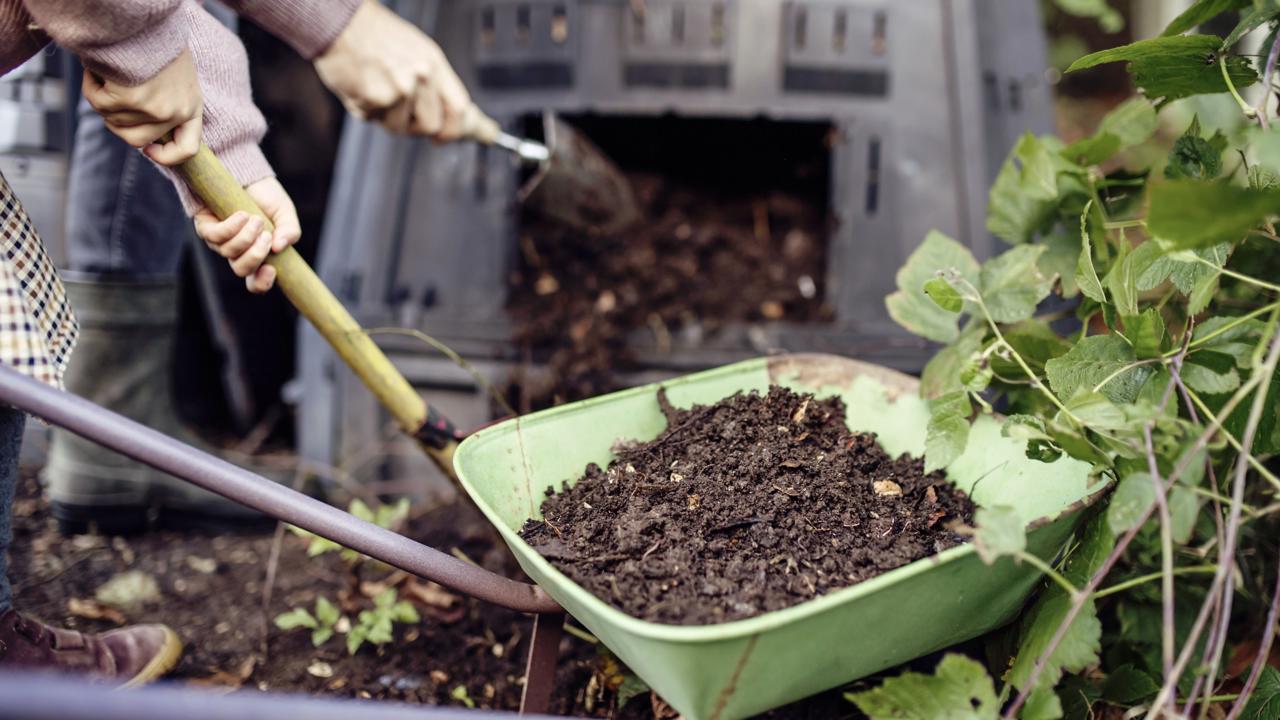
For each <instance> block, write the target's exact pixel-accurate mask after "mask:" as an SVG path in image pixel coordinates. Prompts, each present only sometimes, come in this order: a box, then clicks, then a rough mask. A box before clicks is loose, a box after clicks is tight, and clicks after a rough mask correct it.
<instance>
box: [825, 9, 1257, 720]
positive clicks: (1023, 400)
mask: <svg viewBox="0 0 1280 720" xmlns="http://www.w3.org/2000/svg"><path fill="white" fill-rule="evenodd" d="M1095 5H1097V4H1096V3H1081V4H1080V6H1081V8H1082V10H1083V11H1084V12H1083V14H1090V13H1095V12H1097V11H1098V8H1097V7H1094V6H1095ZM1228 11H1240V17H1241V19H1240V22H1239V26H1238V27H1237V28H1236V30H1235V31H1234V32H1232V33H1231V34H1230V35H1229V36H1228V37H1227V38H1220V37H1215V36H1211V35H1192V34H1186V33H1187V32H1188V31H1190V30H1192V29H1193V28H1195V27H1197V26H1199V25H1201V24H1203V23H1205V22H1207V21H1208V20H1211V19H1213V18H1215V17H1216V16H1218V15H1220V14H1222V13H1224V12H1228ZM1264 26H1265V27H1269V28H1270V32H1269V34H1268V37H1267V38H1266V41H1265V42H1264V45H1263V55H1262V56H1261V57H1258V58H1254V57H1251V56H1246V55H1240V54H1236V53H1235V51H1234V47H1235V46H1236V43H1237V41H1238V40H1239V39H1240V38H1241V37H1243V35H1244V34H1246V33H1247V32H1249V31H1252V30H1253V29H1256V28H1260V27H1264ZM1277 26H1280V3H1276V2H1274V1H1273V0H1257V1H1256V2H1255V1H1253V0H1199V1H1198V2H1195V3H1193V4H1192V5H1191V7H1190V8H1189V9H1188V10H1187V11H1186V12H1184V13H1183V14H1182V15H1181V16H1179V17H1178V18H1177V19H1176V20H1175V21H1174V22H1173V23H1172V24H1171V25H1170V26H1169V28H1168V29H1167V30H1166V32H1165V34H1164V35H1162V36H1161V37H1158V38H1153V39H1148V40H1140V41H1138V42H1135V43H1132V44H1129V45H1125V46H1123V47H1118V48H1113V49H1110V50H1105V51H1102V52H1098V53H1094V54H1092V55H1088V56H1086V57H1083V58H1080V59H1078V60H1076V61H1075V62H1074V63H1073V64H1072V65H1071V67H1070V70H1069V71H1072V72H1078V71H1085V70H1088V69H1089V68H1092V67H1096V66H1098V65H1102V64H1106V63H1111V62H1124V63H1126V64H1127V67H1128V70H1129V72H1130V74H1131V76H1132V78H1133V81H1134V85H1135V86H1136V87H1137V88H1138V90H1139V92H1140V93H1141V96H1140V97H1137V98H1134V99H1132V100H1130V101H1128V102H1125V103H1123V104H1121V105H1120V106H1118V107H1117V108H1116V109H1115V110H1114V111H1112V112H1111V113H1110V114H1109V115H1108V116H1107V117H1106V118H1104V119H1103V120H1102V122H1101V124H1100V126H1099V128H1098V130H1097V132H1096V133H1094V134H1093V135H1092V136H1090V137H1087V138H1084V139H1082V140H1079V141H1077V142H1075V143H1072V144H1070V145H1068V144H1066V143H1063V142H1062V141H1061V140H1059V139H1057V138H1055V137H1049V136H1046V137H1036V136H1034V135H1030V134H1028V135H1026V136H1024V137H1022V138H1021V139H1020V140H1019V141H1018V143H1017V144H1016V146H1015V147H1014V148H1013V151H1012V153H1011V154H1010V157H1009V159H1008V160H1007V161H1006V162H1005V164H1004V165H1003V166H1002V167H1001V169H1000V172H999V173H998V175H997V178H996V180H995V182H994V184H993V186H992V189H991V192H990V198H989V205H988V218H987V228H988V229H989V230H990V231H991V232H992V233H993V234H994V235H996V236H997V237H999V238H1001V239H1002V240H1004V241H1005V242H1007V243H1008V244H1009V245H1010V247H1009V248H1008V249H1006V250H1005V251H1003V252H1001V253H999V254H997V255H996V256H995V257H992V258H991V259H988V260H986V261H985V262H979V260H978V259H977V258H976V257H974V256H973V255H972V254H971V253H970V252H969V250H968V249H967V248H966V247H965V246H963V245H961V244H960V243H958V242H956V241H954V240H952V239H950V238H948V237H946V236H945V235H943V234H941V233H937V232H934V233H930V234H929V235H928V236H927V237H926V238H925V239H924V242H923V243H922V244H921V245H920V247H919V248H918V249H917V250H916V251H915V252H914V253H912V255H911V256H910V257H909V258H908V260H907V262H906V264H905V265H904V266H903V267H902V268H901V269H900V270H899V272H898V275H897V285H898V290H897V291H896V292H894V293H893V294H892V295H890V296H889V297H888V298H887V299H886V308H887V310H888V312H889V314H890V315H891V316H892V317H893V318H894V319H895V320H896V321H897V322H898V323H899V324H901V325H902V326H903V327H905V328H907V329H908V330H910V331H911V332H913V333H915V334H917V335H920V336H921V337H924V338H927V339H929V340H933V341H935V342H938V343H941V344H942V348H941V349H940V350H939V351H938V352H937V354H936V355H935V356H934V357H933V359H932V360H931V361H930V362H929V363H928V365H927V366H926V367H925V369H924V372H923V375H922V378H921V392H922V394H923V395H924V396H925V397H926V398H927V399H929V400H930V408H931V413H932V417H931V419H930V422H929V425H928V431H927V439H926V452H925V461H926V465H927V468H928V469H936V468H945V467H946V466H947V465H949V464H950V463H952V462H954V461H955V460H956V459H957V458H959V457H960V456H961V455H962V454H963V453H964V452H965V449H966V447H967V446H968V435H969V426H970V422H971V419H972V417H973V416H974V414H975V413H993V412H996V411H997V409H998V410H999V411H1000V412H1001V413H1002V414H1004V416H1005V419H1004V424H1003V433H1004V434H1005V435H1006V436H1007V437H1011V438H1015V439H1018V440H1022V441H1025V442H1026V452H1027V456H1028V457H1030V458H1032V459H1034V460H1040V461H1044V462H1054V461H1057V460H1058V459H1060V458H1063V457H1064V456H1066V457H1070V458H1073V459H1075V460H1077V461H1082V462H1085V463H1088V464H1089V465H1090V466H1091V467H1092V469H1093V473H1094V475H1095V476H1096V477H1098V478H1099V479H1100V480H1101V481H1104V482H1107V483H1109V484H1110V486H1111V492H1110V496H1109V498H1108V499H1107V502H1106V503H1105V507H1102V508H1099V510H1098V511H1097V512H1095V513H1093V515H1092V517H1091V518H1090V519H1089V521H1088V522H1087V523H1085V524H1084V526H1083V528H1082V529H1081V531H1080V532H1079V535H1078V537H1077V538H1076V539H1075V542H1074V544H1073V547H1072V548H1071V549H1070V552H1069V553H1068V554H1066V555H1065V559H1061V560H1060V561H1059V562H1058V563H1056V564H1054V565H1050V564H1049V563H1047V562H1046V561H1045V560H1044V559H1042V558H1037V557H1035V556H1033V555H1030V554H1028V553H1027V551H1026V544H1025V535H1024V528H1023V527H1022V525H1021V522H1020V520H1019V519H1018V518H1017V516H1016V514H1014V513H1012V512H1011V511H1009V510H1008V509H1002V508H983V509H982V510H981V511H980V512H979V513H978V515H977V517H976V524H977V526H978V527H977V528H976V529H975V531H974V541H975V544H976V546H977V550H978V552H979V555H980V556H981V557H982V559H983V560H984V561H985V562H988V563H992V562H1008V561H1009V560H1010V559H1012V561H1015V562H1030V563H1032V564H1035V565H1036V566H1037V567H1038V568H1040V569H1041V570H1043V571H1044V572H1045V574H1046V576H1047V577H1048V578H1049V580H1050V582H1049V583H1048V585H1047V586H1046V587H1045V589H1044V590H1042V591H1041V592H1040V594H1039V595H1038V597H1037V599H1036V600H1035V602H1033V603H1032V604H1031V605H1030V606H1029V607H1028V608H1027V609H1026V610H1025V612H1024V613H1023V615H1022V617H1021V619H1020V620H1019V622H1018V624H1017V627H1016V630H1015V631H1014V633H1015V636H1016V641H1015V643H1014V648H1013V653H1012V657H1011V658H1010V659H1009V662H1008V664H1007V665H1005V664H1001V665H997V666H996V667H993V668H992V669H991V670H992V674H991V675H988V673H987V671H986V670H985V669H984V668H982V667H981V666H980V665H979V664H977V663H976V662H974V661H969V660H965V659H963V658H957V657H954V656H949V657H947V658H946V659H944V660H943V662H942V664H941V665H939V667H938V669H937V671H936V673H935V674H934V675H932V676H928V675H919V674H916V673H907V674H906V675H903V676H901V677H899V678H894V679H890V680H888V681H885V683H884V684H883V685H882V686H881V687H879V688H877V689H875V690H871V691H867V692H863V693H858V694H855V695H852V696H851V698H850V699H851V700H852V701H853V702H855V703H856V704H857V705H858V706H859V707H860V708H861V709H862V710H863V711H864V712H866V713H867V714H868V715H870V716H871V717H873V718H915V717H948V718H995V717H999V716H1003V717H1006V718H1014V717H1021V718H1044V719H1053V718H1061V717H1070V718H1084V717H1093V716H1095V706H1096V705H1097V704H1099V703H1103V704H1106V705H1108V706H1111V707H1114V708H1119V709H1121V711H1122V712H1121V714H1124V712H1128V715H1127V716H1134V715H1138V714H1142V713H1145V714H1146V716H1147V717H1157V716H1159V717H1188V716H1195V717H1200V718H1203V717H1206V716H1208V715H1209V713H1211V712H1213V713H1218V716H1222V715H1221V714H1222V713H1226V714H1227V715H1228V716H1229V717H1240V718H1250V719H1261V718H1274V717H1277V715H1276V712H1277V711H1276V708H1277V707H1280V692H1278V691H1277V688H1280V675H1277V674H1276V673H1275V671H1274V670H1272V669H1266V663H1265V659H1266V658H1267V657H1268V655H1269V653H1270V648H1271V646H1272V642H1273V638H1274V634H1275V629H1276V624H1275V620H1276V615H1277V612H1278V611H1280V583H1278V581H1277V575H1280V568H1278V567H1277V561H1278V560H1280V552H1278V551H1277V547H1276V542H1275V540H1274V538H1275V537H1276V532H1275V531H1276V515H1277V514H1280V503H1278V502H1277V500H1278V498H1277V490H1280V478H1277V476H1276V473H1275V464H1276V462H1275V461H1276V456H1277V454H1278V453H1280V422H1277V410H1278V409H1280V378H1278V377H1277V374H1278V373H1277V366H1278V364H1280V363H1278V360H1280V284H1278V283H1277V281H1276V278H1277V277H1280V235H1277V232H1276V229H1275V225H1274V224H1273V220H1274V219H1275V217H1276V216H1277V215H1280V129H1276V128H1273V123H1274V121H1275V120H1276V115H1275V109H1274V103H1273V102H1272V96H1273V95H1274V94H1275V92H1276V87H1275V85H1273V82H1274V81H1275V68H1276V60H1277V56H1278V55H1280V39H1277ZM1255 84H1260V85H1261V88H1260V90H1261V92H1260V93H1259V94H1258V99H1257V103H1258V104H1257V105H1252V104H1250V103H1249V102H1247V101H1246V100H1245V99H1244V97H1243V95H1242V94H1241V91H1242V90H1243V89H1245V88H1247V87H1249V86H1252V85H1255ZM1204 94H1228V95H1229V96H1230V97H1231V98H1233V99H1234V100H1235V102H1236V104H1237V105H1238V107H1239V108H1240V113H1239V115H1238V116H1237V122H1236V123H1235V124H1233V125H1231V126H1224V127H1210V126H1209V123H1208V122H1207V121H1205V120H1203V119H1198V118H1192V119H1191V120H1190V122H1189V123H1187V121H1186V120H1185V119H1184V120H1182V123H1184V126H1183V127H1182V128H1179V129H1180V130H1181V131H1182V132H1181V133H1180V137H1178V139H1177V140H1176V141H1175V142H1174V143H1173V146H1172V148H1171V150H1170V152H1169V153H1168V155H1167V159H1166V161H1165V162H1164V163H1163V164H1162V166H1160V164H1157V166H1155V167H1141V168H1137V169H1133V168H1128V167H1126V166H1125V163H1126V157H1127V154H1128V153H1129V151H1130V150H1132V149H1134V148H1136V147H1137V146H1140V145H1143V144H1144V143H1148V141H1150V140H1151V138H1152V137H1153V135H1155V134H1156V132H1157V129H1158V127H1159V125H1160V119H1161V118H1160V117H1159V116H1160V113H1161V111H1162V110H1164V109H1165V108H1168V107H1169V106H1170V105H1171V104H1173V103H1175V102H1177V101H1179V100H1182V99H1184V98H1188V97H1192V96H1195V95H1204ZM1182 117H1183V118H1186V117H1187V115H1183V116H1182ZM1175 122H1176V121H1175ZM1149 156H1150V155H1149V153H1147V154H1146V155H1144V157H1149ZM1028 491H1029V492H1032V491H1034V490H1032V489H1028ZM1104 628H1105V629H1106V630H1105V632H1104ZM1228 653H1231V654H1232V655H1234V656H1236V657H1242V656H1243V657H1245V658H1246V660H1247V666H1248V669H1247V670H1246V671H1245V672H1244V674H1243V675H1241V676H1239V677H1234V678H1227V677H1225V675H1224V666H1225V664H1226V661H1225V658H1226V657H1227V656H1228ZM993 676H994V677H993ZM1228 681H1230V682H1228ZM1230 688H1240V691H1239V692H1235V691H1228V689H1230ZM923 698H929V699H928V700H926V699H923ZM930 703H933V704H930Z"/></svg>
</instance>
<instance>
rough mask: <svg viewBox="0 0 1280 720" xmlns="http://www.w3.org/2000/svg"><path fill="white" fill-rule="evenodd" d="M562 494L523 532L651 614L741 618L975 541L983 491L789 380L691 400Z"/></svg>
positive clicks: (614, 596) (635, 609)
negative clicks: (975, 500)
mask: <svg viewBox="0 0 1280 720" xmlns="http://www.w3.org/2000/svg"><path fill="white" fill-rule="evenodd" d="M658 401H659V403H661V404H662V406H663V412H664V414H665V415H666V416H667V429H666V430H665V431H664V432H663V433H662V434H661V435H659V436H658V437H657V438H656V439H654V440H652V441H650V442H646V443H642V444H638V445H632V446H630V447H624V448H620V449H619V453H618V457H617V459H615V460H614V461H613V462H611V463H610V464H609V467H608V469H601V468H600V467H599V466H597V465H595V464H592V465H590V466H588V467H587V471H586V474H585V475H584V476H583V477H582V478H581V479H580V480H579V481H578V482H577V484H575V485H574V486H573V487H571V488H567V489H565V490H563V491H562V492H560V493H558V494H553V495H550V496H549V497H548V498H547V499H546V501H544V503H543V505H542V511H543V514H544V519H543V520H541V521H530V522H529V523H528V524H526V526H525V527H524V528H523V530H522V535H523V537H524V538H525V539H526V540H528V541H529V542H530V543H531V544H532V545H533V546H534V547H535V548H537V549H538V551H539V552H541V553H542V554H543V556H545V557H546V558H547V559H548V560H550V561H551V562H552V563H553V564H555V565H556V567H558V568H560V569H561V570H562V571H563V572H565V574H567V575H568V576H569V577H571V578H573V579H574V580H575V581H577V582H578V583H580V584H582V585H583V586H584V587H586V588H587V589H588V590H590V591H591V592H593V593H594V594H596V595H597V596H599V597H601V598H603V599H604V600H606V601H608V602H610V603H612V604H614V605H615V606H617V607H618V608H620V609H622V610H623V611H625V612H627V613H629V614H631V615H634V616H636V617H640V618H643V619H646V620H652V621H656V622H663V623H671V624H678V625H703V624H711V623H718V622H725V621H728V620H737V619H741V618H747V617H751V616H754V615H759V614H761V613H765V612H768V611H771V610H778V609H781V608H785V607H789V606H791V605H795V604H797V603H801V602H804V601H805V600H809V599H811V598H813V597H816V596H818V595H823V594H826V593H828V592H831V591H833V590H838V589H840V588H843V587H847V586H849V585H852V584H854V583H858V582H861V581H863V580H866V579H868V578H871V577H874V576H876V575H879V574H881V573H883V572H886V571H888V570H892V569H894V568H896V567H900V566H902V565H905V564H907V563H909V562H912V561H914V560H918V559H920V558H922V557H926V556H929V555H933V554H935V553H938V552H940V551H942V550H945V549H947V548H950V547H953V546H955V545H957V544H959V543H961V542H962V541H963V538H962V537H961V536H960V535H958V534H957V533H956V532H954V531H953V530H952V529H951V528H952V527H953V524H954V523H955V522H956V521H961V522H964V523H969V522H970V521H971V520H972V516H973V511H974V507H973V504H972V502H970V500H969V499H968V498H967V497H966V496H965V495H964V494H963V493H961V492H960V491H959V490H956V489H955V488H954V487H953V486H952V485H951V484H949V483H948V482H947V480H946V477H945V476H944V475H943V474H942V473H941V472H933V473H930V474H928V475H925V474H924V472H923V469H924V468H923V461H922V460H920V459H917V458H912V457H908V456H905V455H904V456H902V457H899V458H897V459H894V458H891V457H889V456H888V455H887V454H886V453H885V452H884V450H883V449H881V447H880V446H879V445H878V444H877V443H876V438H875V436H874V435H872V434H852V433H850V432H849V431H848V429H847V428H846V427H845V422H844V420H845V408H844V403H843V402H842V401H841V400H840V399H839V398H829V399H824V400H818V399H816V398H814V397H813V396H812V395H801V394H797V393H795V392H792V391H790V390H787V389H785V388H781V387H776V386H775V387H772V388H770V389H769V391H768V393H767V394H765V395H760V394H758V393H755V392H752V393H750V394H742V393H738V394H735V395H733V396H732V397H729V398H727V399H725V400H722V401H720V402H718V403H716V404H714V405H709V406H700V405H695V406H694V407H692V408H690V409H688V410H681V409H677V408H674V407H672V406H671V405H670V404H669V403H668V402H667V401H666V397H665V395H664V394H663V393H661V392H659V395H658Z"/></svg>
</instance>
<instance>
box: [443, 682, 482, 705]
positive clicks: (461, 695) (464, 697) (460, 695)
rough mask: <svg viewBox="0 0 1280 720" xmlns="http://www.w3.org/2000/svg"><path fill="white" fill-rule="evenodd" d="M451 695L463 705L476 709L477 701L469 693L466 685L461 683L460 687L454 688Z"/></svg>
mask: <svg viewBox="0 0 1280 720" xmlns="http://www.w3.org/2000/svg"><path fill="white" fill-rule="evenodd" d="M449 697H451V698H453V699H454V700H457V701H458V702H460V703H462V704H463V705H466V706H467V707H468V708H470V709H473V710H474V709H475V707H476V701H475V700H472V699H471V696H470V695H468V694H467V686H466V685H459V686H458V687H456V688H454V689H453V691H452V692H450V693H449Z"/></svg>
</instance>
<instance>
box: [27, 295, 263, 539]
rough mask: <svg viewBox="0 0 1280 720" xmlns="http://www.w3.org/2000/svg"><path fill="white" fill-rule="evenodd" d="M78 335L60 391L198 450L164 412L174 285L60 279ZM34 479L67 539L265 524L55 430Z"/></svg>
mask: <svg viewBox="0 0 1280 720" xmlns="http://www.w3.org/2000/svg"><path fill="white" fill-rule="evenodd" d="M64 284H65V285H66V289H67V296H68V299H69V300H70V302H71V306H72V308H74V310H75V314H76V317H77V319H78V320H79V322H80V339H79V341H78V342H77V344H76V349H75V352H74V353H72V356H71V361H70V364H69V365H68V367H67V372H66V375H65V377H64V381H65V383H66V387H67V390H68V391H69V392H72V393H74V394H76V395H79V396H81V397H84V398H86V399H88V400H91V401H93V402H94V403H97V404H98V405H101V406H103V407H105V408H108V409H110V410H112V411H115V412H117V413H120V414H121V415H124V416H125V417H128V418H130V419H131V420H136V421H138V422H140V423H142V424H143V425H146V426H148V427H151V428H153V429H155V430H159V431H160V432H162V433H164V434H166V435H169V436H170V437H173V438H175V439H177V440H180V441H182V442H184V443H187V444H189V445H192V446H194V447H196V448H198V449H200V450H203V451H205V452H212V453H214V454H217V451H216V450H214V449H213V448H212V447H210V446H209V445H208V444H206V443H204V442H203V441H201V440H199V439H198V438H196V437H195V436H194V435H193V434H191V433H190V432H189V431H188V430H187V429H186V428H185V427H183V425H182V423H181V422H180V421H179V420H178V417H177V415H176V414H175V413H174V409H173V391H172V373H171V366H172V362H173V343H174V336H175V330H176V323H177V308H178V292H177V283H175V282H105V281H82V280H81V281H77V280H65V281H64ZM43 479H44V483H45V487H46V491H47V493H48V497H49V503H50V509H51V511H52V513H53V516H54V517H55V518H56V519H57V520H58V524H59V527H60V528H61V529H62V531H63V532H64V533H66V534H71V533H80V532H85V531H86V530H87V529H88V528H89V527H90V526H94V527H96V528H97V529H98V530H99V531H100V532H104V533H108V534H119V533H129V532H138V531H141V530H144V529H146V528H147V527H149V526H150V525H152V524H153V523H155V522H157V521H161V522H163V523H164V524H166V525H173V526H176V527H183V528H192V527H197V528H200V527H203V528H207V529H210V530H235V529H241V528H246V529H247V528H256V527H259V526H261V525H264V524H266V523H267V522H269V518H267V517H266V516H265V515H262V514H261V513H258V512H257V511H254V510H250V509H249V508H246V507H244V506H242V505H239V504H236V503H234V502H231V501H230V500H227V499H226V498H223V497H221V496H219V495H215V494H213V493H210V492H208V491H206V490H202V489H200V488H198V487H196V486H195V485H192V484H190V483H188V482H185V481H182V480H179V479H178V478H175V477H172V476H170V475H168V474H167V473H163V472H160V471H159V470H154V469H152V468H150V467H148V466H146V465H143V464H142V463H139V462H136V461H133V460H130V459H129V458H126V457H124V456H123V455H120V454H118V453H116V452H114V451H112V450H108V449H106V448H104V447H102V446H100V445H97V444H95V443H92V442H89V441H87V440H84V439H82V438H80V437H78V436H76V435H74V434H72V433H70V432H67V431H65V430H62V429H60V428H54V430H53V438H52V442H51V444H50V448H49V460H48V463H47V464H46V466H45V469H44V473H43Z"/></svg>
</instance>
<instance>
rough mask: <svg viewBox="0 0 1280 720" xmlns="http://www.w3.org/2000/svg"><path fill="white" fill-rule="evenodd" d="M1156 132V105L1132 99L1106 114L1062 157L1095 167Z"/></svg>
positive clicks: (1064, 152)
mask: <svg viewBox="0 0 1280 720" xmlns="http://www.w3.org/2000/svg"><path fill="white" fill-rule="evenodd" d="M1155 131H1156V108H1155V106H1154V105H1152V104H1151V101H1149V100H1147V99H1146V98H1133V99H1131V100H1127V101H1125V102H1123V103H1121V104H1120V106H1119V107H1117V108H1116V109H1114V110H1112V111H1111V112H1109V113H1107V115H1106V117H1104V118H1102V122H1101V123H1099V124H1098V131H1097V132H1095V133H1094V134H1093V135H1091V136H1089V137H1087V138H1084V139H1083V140H1077V141H1076V142H1074V143H1072V144H1070V145H1068V146H1067V148H1066V149H1065V150H1063V151H1062V154H1063V156H1064V157H1066V158H1068V159H1069V160H1073V161H1075V162H1078V163H1080V164H1082V165H1096V164H1098V163H1100V162H1102V161H1103V160H1106V159H1107V158H1109V157H1111V156H1112V155H1115V154H1116V153H1117V152H1119V151H1121V150H1125V149H1128V148H1131V147H1133V146H1134V145H1138V144H1140V143H1143V142H1146V140H1147V139H1148V138H1150V137H1151V136H1152V135H1154V134H1155Z"/></svg>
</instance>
